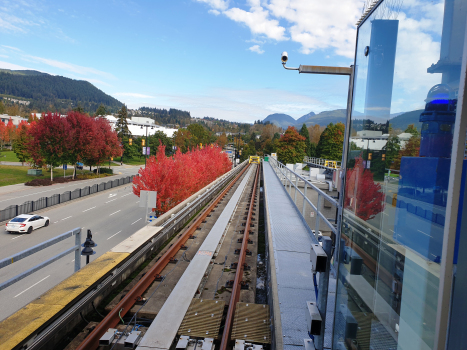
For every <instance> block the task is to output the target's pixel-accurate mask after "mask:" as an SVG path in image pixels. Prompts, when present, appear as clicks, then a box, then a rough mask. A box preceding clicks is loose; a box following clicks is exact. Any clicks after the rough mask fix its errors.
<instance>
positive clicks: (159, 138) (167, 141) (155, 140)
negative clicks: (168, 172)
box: [148, 130, 174, 157]
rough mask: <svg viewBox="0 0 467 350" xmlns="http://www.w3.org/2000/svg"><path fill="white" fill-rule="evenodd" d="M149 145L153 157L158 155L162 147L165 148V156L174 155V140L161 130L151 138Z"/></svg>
mask: <svg viewBox="0 0 467 350" xmlns="http://www.w3.org/2000/svg"><path fill="white" fill-rule="evenodd" d="M148 144H149V145H148V146H150V147H151V155H157V152H158V151H159V146H160V145H164V146H165V155H166V156H167V157H168V156H171V155H172V154H173V145H174V143H173V140H172V139H171V138H170V137H168V136H167V135H166V134H165V133H164V132H162V131H160V130H159V131H156V132H155V133H154V135H151V136H149V138H148Z"/></svg>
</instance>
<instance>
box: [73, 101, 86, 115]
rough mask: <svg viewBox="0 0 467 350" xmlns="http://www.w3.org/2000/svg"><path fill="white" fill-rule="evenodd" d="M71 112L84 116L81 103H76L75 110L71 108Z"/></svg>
mask: <svg viewBox="0 0 467 350" xmlns="http://www.w3.org/2000/svg"><path fill="white" fill-rule="evenodd" d="M73 111H74V112H79V113H81V114H84V108H83V107H82V106H81V103H79V102H78V106H76V108H73Z"/></svg>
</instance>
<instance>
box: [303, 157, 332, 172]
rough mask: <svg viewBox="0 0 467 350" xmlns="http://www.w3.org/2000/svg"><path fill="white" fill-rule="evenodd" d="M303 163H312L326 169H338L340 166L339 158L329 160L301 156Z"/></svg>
mask: <svg viewBox="0 0 467 350" xmlns="http://www.w3.org/2000/svg"><path fill="white" fill-rule="evenodd" d="M303 162H304V163H309V164H314V165H317V166H321V167H323V168H328V169H338V168H340V167H341V162H340V161H339V160H329V159H323V158H315V157H305V158H303Z"/></svg>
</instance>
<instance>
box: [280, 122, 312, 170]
mask: <svg viewBox="0 0 467 350" xmlns="http://www.w3.org/2000/svg"><path fill="white" fill-rule="evenodd" d="M305 155H306V154H305V137H303V136H301V135H300V134H299V133H298V132H297V130H296V129H295V128H294V127H292V126H289V127H288V129H287V130H286V131H285V134H284V135H282V137H281V138H280V140H279V141H278V145H277V156H278V159H279V161H280V162H282V163H284V164H287V163H301V162H303V158H305Z"/></svg>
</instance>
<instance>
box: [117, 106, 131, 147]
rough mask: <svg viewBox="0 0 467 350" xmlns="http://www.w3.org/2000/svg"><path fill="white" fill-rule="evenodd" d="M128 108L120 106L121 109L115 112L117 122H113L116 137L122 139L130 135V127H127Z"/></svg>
mask: <svg viewBox="0 0 467 350" xmlns="http://www.w3.org/2000/svg"><path fill="white" fill-rule="evenodd" d="M127 118H128V110H127V108H126V106H125V105H123V106H122V109H120V111H119V112H118V114H117V122H116V123H115V131H116V132H117V135H118V137H119V138H120V139H121V140H122V141H123V139H124V138H125V136H126V137H128V136H131V133H130V129H128V121H127Z"/></svg>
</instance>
